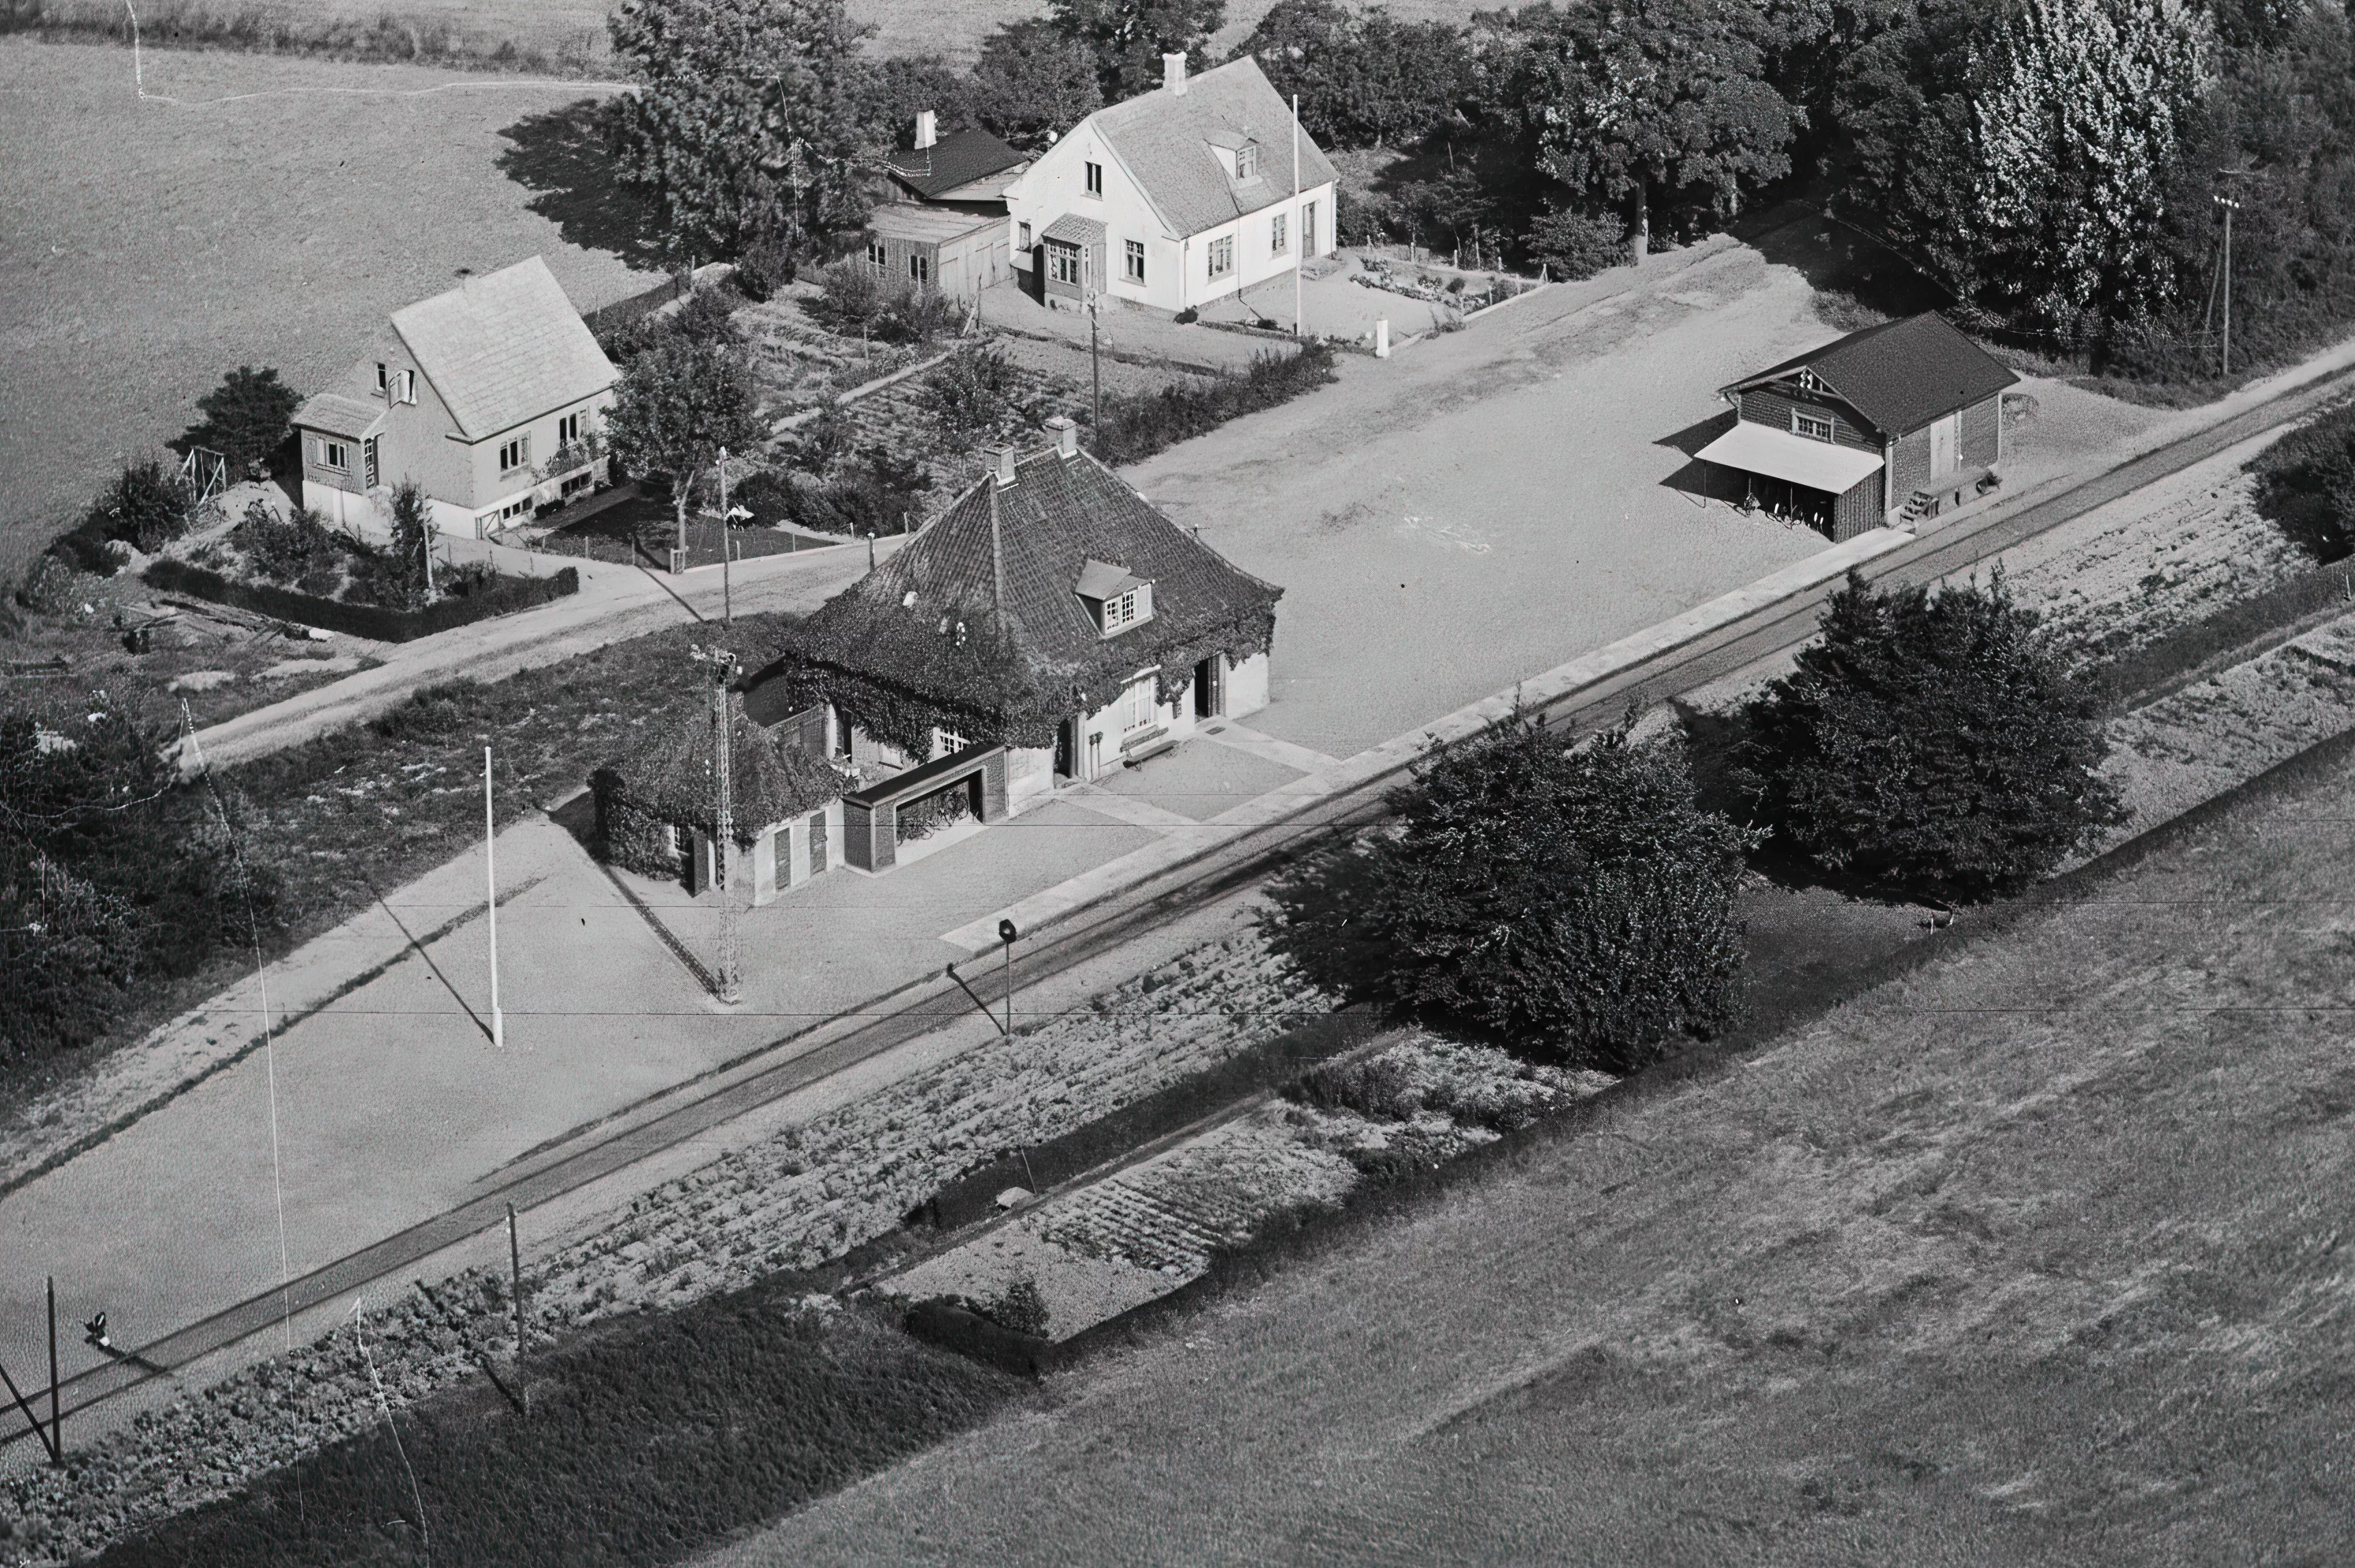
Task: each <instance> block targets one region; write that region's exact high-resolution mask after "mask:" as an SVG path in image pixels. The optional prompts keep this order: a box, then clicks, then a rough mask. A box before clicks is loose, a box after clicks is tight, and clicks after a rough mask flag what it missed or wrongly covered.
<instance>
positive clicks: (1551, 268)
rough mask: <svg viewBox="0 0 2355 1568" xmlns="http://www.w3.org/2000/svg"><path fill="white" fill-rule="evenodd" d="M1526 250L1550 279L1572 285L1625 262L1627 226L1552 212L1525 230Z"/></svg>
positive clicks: (1618, 221)
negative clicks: (1526, 232) (1527, 230)
mask: <svg viewBox="0 0 2355 1568" xmlns="http://www.w3.org/2000/svg"><path fill="white" fill-rule="evenodd" d="M1528 249H1529V254H1530V256H1531V257H1533V258H1534V259H1536V260H1537V261H1542V262H1544V263H1545V267H1546V271H1547V272H1548V273H1549V274H1550V276H1552V277H1554V278H1556V279H1558V280H1561V281H1562V282H1566V283H1576V282H1577V281H1578V280H1579V279H1581V278H1591V277H1593V275H1594V274H1595V273H1597V272H1602V271H1603V270H1604V268H1606V267H1614V266H1617V265H1618V264H1619V263H1620V262H1621V261H1625V259H1626V254H1627V225H1626V223H1625V221H1624V220H1623V219H1618V218H1604V217H1596V216H1594V215H1593V214H1592V213H1585V212H1576V211H1572V210H1570V209H1568V208H1554V209H1553V210H1551V211H1550V212H1548V213H1547V214H1546V215H1545V216H1544V217H1542V218H1540V219H1538V220H1537V221H1536V222H1535V223H1534V224H1532V225H1530V226H1529V240H1528Z"/></svg>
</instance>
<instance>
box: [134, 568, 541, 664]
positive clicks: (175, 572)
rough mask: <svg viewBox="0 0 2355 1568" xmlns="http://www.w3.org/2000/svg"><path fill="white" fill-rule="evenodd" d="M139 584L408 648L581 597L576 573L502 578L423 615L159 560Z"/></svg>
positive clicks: (423, 610) (424, 611) (420, 612)
mask: <svg viewBox="0 0 2355 1568" xmlns="http://www.w3.org/2000/svg"><path fill="white" fill-rule="evenodd" d="M141 577H142V579H143V580H144V581H145V582H146V583H147V584H148V585H149V586H150V587H154V588H160V589H162V590H164V591H165V592H169V593H186V594H187V595H189V596H190V597H191V598H196V599H206V600H210V601H211V602H212V603H216V604H227V605H229V606H230V607H231V608H232V609H238V610H250V611H252V612H253V613H255V614H257V615H269V616H272V617H273V618H275V619H277V620H281V621H292V622H293V623H295V624H297V625H304V626H317V627H319V628H321V629H322V630H325V631H329V632H341V633H343V634H345V635H346V636H354V637H367V638H368V639H370V640H371V641H374V642H379V643H406V642H412V641H414V640H416V639H417V638H419V637H426V636H431V635H433V634H434V633H436V632H447V631H450V630H452V629H453V628H454V627H458V626H465V625H471V624H474V622H476V621H486V620H489V619H490V618H491V617H492V616H494V615H505V614H507V613H511V612H514V611H517V610H528V609H531V608H532V607H533V606H535V605H539V604H546V603H549V602H550V601H552V600H557V599H561V598H564V597H565V596H566V595H568V594H572V593H578V592H581V572H580V570H579V569H578V568H576V567H570V566H568V567H566V568H564V569H563V570H562V571H559V572H557V573H556V574H555V575H554V576H553V577H506V578H501V579H499V580H498V583H497V586H496V587H494V588H492V589H490V590H489V591H488V592H482V593H472V594H468V595H467V596H466V597H464V598H463V599H444V600H442V602H441V603H438V604H429V605H427V606H426V607H425V608H424V609H422V610H387V609H384V608H382V607H381V606H379V605H375V604H346V603H343V602H341V601H340V600H336V599H321V598H319V597H317V596H316V595H314V594H310V593H297V592H293V590H292V589H286V588H275V587H272V586H270V585H269V584H267V583H259V582H231V581H229V579H227V578H225V577H223V576H221V574H220V573H218V572H217V571H206V570H205V569H204V568H203V567H200V566H190V565H188V564H187V563H186V561H179V560H158V561H154V562H151V563H150V564H149V566H148V568H147V570H146V571H144V572H143V573H141Z"/></svg>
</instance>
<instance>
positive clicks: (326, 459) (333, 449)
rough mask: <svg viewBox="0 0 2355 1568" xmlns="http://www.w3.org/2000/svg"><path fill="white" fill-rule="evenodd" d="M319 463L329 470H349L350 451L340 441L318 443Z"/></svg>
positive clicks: (350, 462)
mask: <svg viewBox="0 0 2355 1568" xmlns="http://www.w3.org/2000/svg"><path fill="white" fill-rule="evenodd" d="M319 461H320V463H322V464H325V466H327V467H329V468H338V469H343V468H349V467H350V466H351V465H352V454H351V449H350V448H348V447H346V445H345V444H344V443H342V442H340V441H327V442H322V443H319Z"/></svg>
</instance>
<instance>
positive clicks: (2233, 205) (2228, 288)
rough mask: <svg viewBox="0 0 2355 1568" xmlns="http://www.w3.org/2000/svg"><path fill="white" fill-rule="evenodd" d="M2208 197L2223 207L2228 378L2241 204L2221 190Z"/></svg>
mask: <svg viewBox="0 0 2355 1568" xmlns="http://www.w3.org/2000/svg"><path fill="white" fill-rule="evenodd" d="M2225 172H2226V173H2228V174H2229V173H2233V172H2236V171H2232V170H2226V171H2225ZM2209 199H2211V201H2213V202H2215V204H2216V205H2217V206H2219V207H2221V208H2223V209H2224V342H2223V375H2224V378H2225V379H2228V380H2229V379H2231V378H2232V214H2234V213H2236V212H2238V211H2240V210H2241V204H2240V203H2239V202H2237V201H2235V200H2233V199H2232V197H2229V196H2225V195H2223V194H2222V193H2221V192H2219V193H2218V194H2217V195H2215V196H2213V197H2210V198H2209Z"/></svg>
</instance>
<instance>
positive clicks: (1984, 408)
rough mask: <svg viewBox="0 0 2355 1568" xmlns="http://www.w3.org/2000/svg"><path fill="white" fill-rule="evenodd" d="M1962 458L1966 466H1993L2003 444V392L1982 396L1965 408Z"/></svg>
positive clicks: (1961, 446) (1960, 445) (1959, 444)
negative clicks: (1990, 396)
mask: <svg viewBox="0 0 2355 1568" xmlns="http://www.w3.org/2000/svg"><path fill="white" fill-rule="evenodd" d="M1962 424H1963V432H1962V440H1961V441H1960V442H1959V443H1957V444H1958V446H1959V448H1960V450H1961V458H1960V461H1961V463H1962V465H1963V466H1964V467H1965V468H1993V467H1994V466H1995V465H1996V464H1997V462H1998V453H2000V451H2001V448H2002V440H2001V438H2002V432H2003V394H2002V393H2000V392H1998V393H1997V394H1996V395H1995V396H1994V397H1992V398H1982V399H1981V400H1979V401H1977V402H1976V403H1973V404H1971V405H1970V407H1968V408H1966V409H1965V410H1964V411H1963V420H1962Z"/></svg>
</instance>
